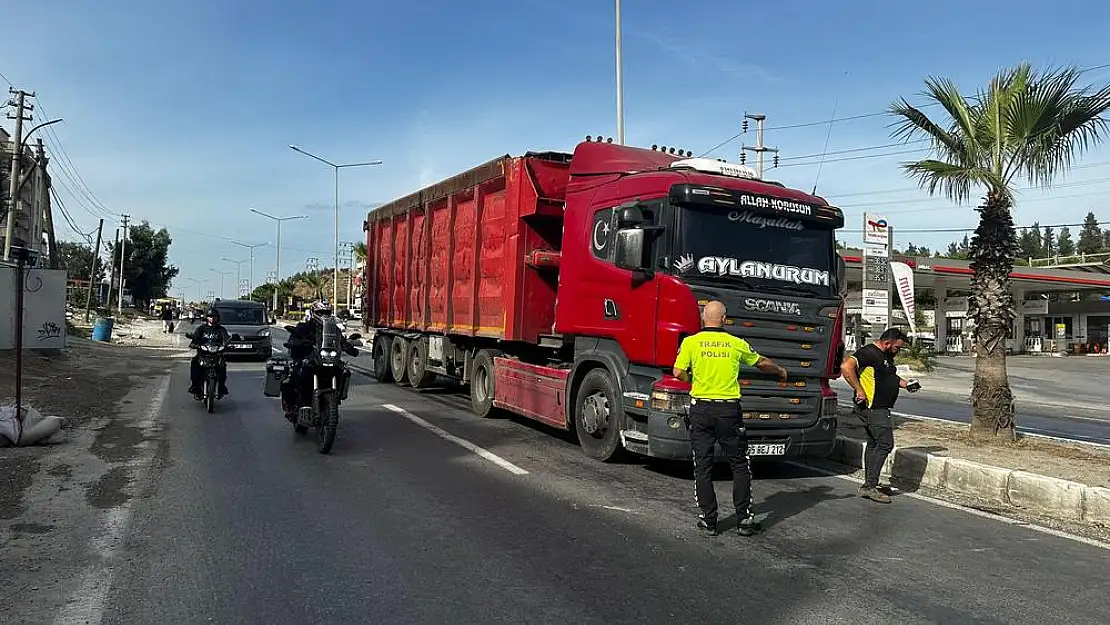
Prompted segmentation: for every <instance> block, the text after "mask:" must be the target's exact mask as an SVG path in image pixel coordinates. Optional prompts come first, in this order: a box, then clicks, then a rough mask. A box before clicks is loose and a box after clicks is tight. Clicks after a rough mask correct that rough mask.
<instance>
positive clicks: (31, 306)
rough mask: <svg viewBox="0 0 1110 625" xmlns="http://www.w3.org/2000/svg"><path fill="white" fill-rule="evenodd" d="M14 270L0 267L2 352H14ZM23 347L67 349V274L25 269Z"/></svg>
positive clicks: (15, 299) (51, 270)
mask: <svg viewBox="0 0 1110 625" xmlns="http://www.w3.org/2000/svg"><path fill="white" fill-rule="evenodd" d="M17 271H18V270H17V269H16V268H15V267H7V266H0V350H5V349H15V332H16V327H15V321H16V308H15V306H16V301H17V297H16V278H17V274H16V272H17ZM24 271H25V272H26V276H27V277H26V280H25V284H24V289H23V291H24V293H23V296H24V302H23V307H24V308H23V309H24V313H23V347H24V348H25V349H63V348H65V346H66V272H65V271H64V270H61V269H24Z"/></svg>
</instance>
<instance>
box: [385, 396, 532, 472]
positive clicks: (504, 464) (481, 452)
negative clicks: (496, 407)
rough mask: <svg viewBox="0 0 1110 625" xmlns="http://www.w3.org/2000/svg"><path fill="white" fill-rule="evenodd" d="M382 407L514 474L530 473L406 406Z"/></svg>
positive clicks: (390, 405) (389, 405) (391, 405)
mask: <svg viewBox="0 0 1110 625" xmlns="http://www.w3.org/2000/svg"><path fill="white" fill-rule="evenodd" d="M382 407H383V408H385V409H386V410H390V411H392V412H395V413H397V414H399V415H401V416H402V417H404V418H406V419H408V420H409V421H412V422H413V423H415V424H416V425H419V426H420V427H422V428H424V429H425V430H428V431H429V432H431V433H433V434H435V435H436V436H439V437H440V438H442V439H444V440H447V441H451V442H452V443H455V444H456V445H458V446H460V447H462V448H463V449H466V450H468V451H471V452H473V453H474V454H476V455H478V456H481V457H482V458H485V459H486V460H489V461H490V462H492V463H493V464H496V465H497V466H499V467H501V468H502V469H505V470H506V471H508V472H509V473H512V474H513V475H528V472H527V471H525V470H524V469H522V468H520V467H518V466H516V465H515V464H513V463H511V462H509V461H508V460H505V459H504V458H502V457H501V456H498V455H497V454H495V453H493V452H492V451H489V450H488V449H483V448H481V447H479V446H477V445H475V444H474V443H472V442H470V441H468V440H466V439H465V438H459V437H458V436H455V435H454V434H451V433H450V432H448V431H447V430H444V429H443V428H441V427H439V426H436V425H432V424H431V423H428V422H427V421H425V420H424V419H421V418H420V417H418V416H416V415H414V414H412V413H411V412H409V411H408V410H405V409H404V408H401V407H400V406H395V405H393V404H385V405H384V406H382Z"/></svg>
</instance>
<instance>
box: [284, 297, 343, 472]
mask: <svg viewBox="0 0 1110 625" xmlns="http://www.w3.org/2000/svg"><path fill="white" fill-rule="evenodd" d="M285 329H286V330H287V331H289V332H290V334H292V333H293V332H294V330H296V327H295V326H289V325H287V326H285ZM360 338H362V336H361V335H360V334H357V333H356V334H352V335H350V336H349V337H348V340H351V341H355V340H358V339H360ZM285 348H286V349H291V348H292V346H291V345H290V344H289V343H288V342H287V343H285ZM343 353H346V354H347V355H349V356H351V357H352V358H353V357H355V356H358V354H359V351H358V349H357V348H355V347H354V346H353V345H350V344H349V343H348V342H347V340H344V338H343V334H342V332H341V330H340V328H339V325H338V324H337V323H336V320H335V318H334V317H327V318H325V319H324V321H323V331H322V332H320V333H319V334H318V335H317V341H316V345H314V346H313V350H312V353H311V354H310V355H309V357H308V358H306V359H305V360H304V361H302V362H301V363H300V365H299V366H300V367H302V368H303V367H305V366H307V367H309V368H310V369H311V372H312V397H311V399H310V402H309V405H307V406H300V407H298V408H296V409H295V410H294V412H293V419H292V421H293V430H294V431H295V432H296V433H298V434H304V433H306V432H307V431H308V429H309V428H310V427H314V428H316V450H317V451H318V452H320V453H322V454H327V453H330V452H331V448H332V445H333V444H334V443H335V434H336V431H337V430H338V428H339V404H340V403H341V402H343V401H344V400H346V399H347V391H348V390H349V389H350V386H351V369H350V367H349V366H347V364H346V363H345V362H343V357H342V354H343ZM267 369H268V370H269V372H268V374H269V375H276V376H278V377H280V379H281V383H282V384H283V385H284V384H297V385H298V387H297V388H296V389H295V391H296V392H297V394H298V395H299V394H300V392H301V391H302V390H303V389H302V388H301V387H300V384H299V383H298V382H297V381H296V378H295V375H294V367H292V366H289V365H288V363H287V361H284V360H283V359H273V360H272V362H271V364H268V365H267ZM283 401H284V399H283ZM297 403H298V404H304V403H305V401H304V398H301V397H299V396H298V401H297Z"/></svg>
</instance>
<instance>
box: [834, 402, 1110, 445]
mask: <svg viewBox="0 0 1110 625" xmlns="http://www.w3.org/2000/svg"><path fill="white" fill-rule="evenodd" d="M837 405H839V406H840V407H842V408H854V407H855V406H853V405H852V404H837ZM890 414H891V415H893V416H895V417H902V418H903V419H912V420H914V421H936V422H938V423H956V424H959V425H967V424H968V423H967V421H959V420H957V419H945V418H944V417H926V416H923V415H916V414H909V413H908V412H895V411H893V410H891V411H890ZM1096 420H1097V419H1096ZM1102 421H1103V422H1104V423H1105V420H1102ZM1044 431H1046V430H1042V429H1040V428H1029V427H1024V426H1019V427H1018V433H1019V434H1024V435H1025V436H1032V437H1033V438H1045V439H1048V440H1053V441H1060V442H1063V443H1079V444H1082V445H1090V446H1092V447H1101V448H1103V449H1110V445H1107V444H1106V443H1096V442H1095V440H1094V439H1093V438H1092V437H1090V436H1083V435H1081V434H1073V435H1071V436H1054V435H1052V434H1041V432H1044Z"/></svg>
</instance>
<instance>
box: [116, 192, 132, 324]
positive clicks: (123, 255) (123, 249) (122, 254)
mask: <svg viewBox="0 0 1110 625" xmlns="http://www.w3.org/2000/svg"><path fill="white" fill-rule="evenodd" d="M120 217H122V218H123V236H121V237H120V238H119V244H120V248H119V307H118V308H119V314H121V315H122V314H123V280H124V278H123V268H124V266H125V265H124V263H125V262H126V260H127V237H129V236H130V232H131V231H130V230H128V229H127V220H128V219H130V218H131V216H130V215H126V214H125V215H120Z"/></svg>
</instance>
